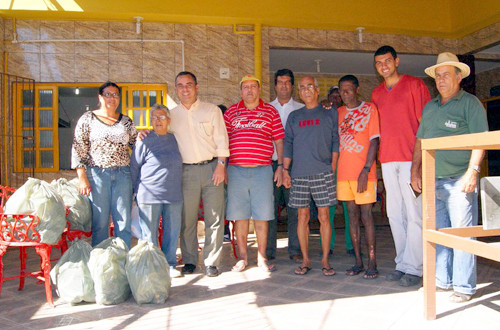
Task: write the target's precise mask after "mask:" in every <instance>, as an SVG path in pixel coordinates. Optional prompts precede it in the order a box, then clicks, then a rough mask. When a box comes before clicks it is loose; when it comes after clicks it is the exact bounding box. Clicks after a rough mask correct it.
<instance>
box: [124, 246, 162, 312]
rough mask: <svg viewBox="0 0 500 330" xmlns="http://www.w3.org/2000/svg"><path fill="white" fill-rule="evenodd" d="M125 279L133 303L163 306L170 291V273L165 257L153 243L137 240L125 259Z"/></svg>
mask: <svg viewBox="0 0 500 330" xmlns="http://www.w3.org/2000/svg"><path fill="white" fill-rule="evenodd" d="M125 269H126V270H127V278H128V282H129V284H130V288H131V289H132V294H133V296H134V298H135V301H136V302H137V303H138V304H139V305H140V304H148V303H153V304H163V303H164V302H165V300H167V298H168V293H169V291H170V271H169V266H168V262H167V260H166V259H165V255H164V254H163V252H161V250H160V249H159V248H157V247H155V246H154V244H153V243H151V242H148V241H146V240H139V242H138V243H137V245H136V246H135V247H133V248H132V249H130V252H129V253H128V257H127V266H126V267H125Z"/></svg>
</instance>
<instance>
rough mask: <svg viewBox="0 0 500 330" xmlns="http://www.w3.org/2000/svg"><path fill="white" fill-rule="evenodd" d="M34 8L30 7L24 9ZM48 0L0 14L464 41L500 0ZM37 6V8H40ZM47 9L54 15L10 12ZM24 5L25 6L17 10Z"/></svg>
mask: <svg viewBox="0 0 500 330" xmlns="http://www.w3.org/2000/svg"><path fill="white" fill-rule="evenodd" d="M27 3H30V4H31V5H30V6H27V5H23V4H27ZM54 3H55V2H47V1H44V0H30V1H14V2H13V3H11V2H10V1H4V2H3V4H1V3H0V15H2V16H5V17H18V18H38V19H79V20H81V19H85V20H89V19H98V20H128V21H132V20H133V17H134V16H142V17H144V18H145V20H146V21H160V22H168V23H193V24H235V23H238V24H242V23H247V24H253V23H256V22H259V23H262V24H263V25H264V26H278V27H292V28H314V29H336V30H347V31H353V30H354V29H355V28H356V27H358V26H363V27H365V28H366V32H372V33H395V34H407V35H414V36H432V37H453V38H457V37H463V36H464V35H466V34H469V33H472V32H474V31H476V30H478V29H480V28H483V27H485V26H487V25H490V24H492V23H495V22H498V21H499V17H500V1H498V0H480V1H470V0H467V1H466V0H437V1H436V0H413V1H408V0H378V1H371V0H358V1H303V0H274V1H265V0H254V1H251V2H249V1H241V0H237V1H235V0H213V1H201V0H185V1H162V0H154V1H141V2H139V1H136V0H108V1H102V0H86V1H75V0H59V1H58V2H57V3H58V4H59V5H58V6H55V5H54ZM35 4H36V5H35ZM10 5H12V6H13V7H10V8H14V9H22V8H23V7H22V6H24V7H28V8H24V9H32V8H44V6H45V8H47V6H48V7H49V9H50V10H39V11H33V10H8V8H9V6H10ZM16 6H21V7H16Z"/></svg>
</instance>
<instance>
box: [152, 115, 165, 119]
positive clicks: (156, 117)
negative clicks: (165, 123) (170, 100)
mask: <svg viewBox="0 0 500 330" xmlns="http://www.w3.org/2000/svg"><path fill="white" fill-rule="evenodd" d="M151 119H153V120H156V119H161V120H164V119H167V116H165V115H161V116H151Z"/></svg>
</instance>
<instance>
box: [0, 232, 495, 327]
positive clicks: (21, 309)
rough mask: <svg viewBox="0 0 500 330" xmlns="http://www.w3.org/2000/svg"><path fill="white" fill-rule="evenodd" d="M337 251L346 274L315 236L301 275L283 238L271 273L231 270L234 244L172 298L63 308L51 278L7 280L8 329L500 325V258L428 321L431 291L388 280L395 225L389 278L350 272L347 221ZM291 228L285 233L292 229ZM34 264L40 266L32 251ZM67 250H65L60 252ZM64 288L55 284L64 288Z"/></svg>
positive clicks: (1, 303) (387, 248)
mask: <svg viewBox="0 0 500 330" xmlns="http://www.w3.org/2000/svg"><path fill="white" fill-rule="evenodd" d="M336 233H337V245H336V248H335V252H334V255H333V256H332V258H331V263H332V266H333V267H334V268H335V269H336V271H337V275H336V276H333V277H325V276H323V275H322V274H321V265H320V263H319V237H318V235H317V232H315V231H314V230H313V231H312V234H311V242H310V244H311V255H312V257H313V264H312V266H313V270H312V271H311V272H309V274H307V275H306V276H297V275H294V274H293V270H294V269H295V267H296V266H297V265H296V264H294V263H293V262H292V261H290V260H289V258H288V254H287V252H286V251H287V250H286V246H287V240H286V238H280V239H279V242H278V248H279V250H278V256H277V259H276V260H275V261H276V265H277V267H278V270H277V271H276V272H274V273H272V274H270V275H269V274H264V273H263V272H261V271H260V270H259V269H257V267H255V262H253V263H252V262H251V264H250V267H249V268H248V269H247V270H246V271H244V272H242V273H234V272H231V271H230V270H231V266H232V265H233V263H234V262H235V260H234V257H233V256H232V251H231V246H230V244H228V243H226V244H225V245H224V251H223V253H224V256H223V261H222V266H221V270H222V272H223V273H222V274H221V275H220V276H218V277H215V278H208V277H206V276H204V275H203V269H200V268H199V267H198V268H197V270H196V271H195V273H194V274H192V275H187V276H185V277H183V278H175V279H173V282H172V289H171V292H170V296H169V298H168V300H167V302H166V303H165V304H163V305H142V306H139V305H137V304H136V303H135V301H134V299H133V298H132V297H130V299H129V300H128V301H126V302H125V303H123V304H120V305H116V306H99V305H96V304H82V305H78V306H71V305H69V304H67V303H65V302H63V301H61V300H60V299H58V298H56V300H55V303H56V308H54V309H53V308H50V307H49V306H48V305H47V304H46V302H45V294H44V288H43V285H41V284H37V283H36V280H33V279H28V280H27V282H26V287H25V289H24V290H23V291H17V285H18V283H17V281H7V282H5V283H4V284H3V287H2V295H1V297H0V329H24V328H29V329H46V328H58V329H92V328H97V329H121V328H130V329H142V330H145V329H166V328H171V329H218V328H226V327H228V328H229V327H231V328H235V329H334V328H335V329H358V328H368V329H440V330H442V329H468V330H470V329H498V328H499V324H500V265H499V264H498V263H494V262H490V261H487V260H484V259H478V260H479V262H478V263H479V267H478V283H479V290H478V293H477V295H476V297H475V298H474V299H473V300H471V301H470V302H468V303H466V304H461V305H457V304H451V303H448V300H447V298H448V296H449V294H450V293H447V292H438V293H437V306H438V319H437V320H435V321H426V320H424V313H423V292H422V289H419V288H416V287H413V288H403V287H400V286H398V285H397V284H394V283H389V282H386V281H385V280H384V275H385V274H387V272H389V271H391V270H392V269H393V267H394V262H393V258H394V248H393V243H392V237H391V233H390V229H389V227H388V226H378V227H377V232H376V234H377V244H378V246H377V257H378V268H379V271H380V273H381V276H380V278H378V279H375V280H365V279H363V278H362V276H361V275H359V276H355V277H349V276H346V275H344V270H345V269H347V268H348V267H350V266H352V263H353V258H352V257H350V256H348V255H347V254H346V253H345V248H344V247H343V245H344V235H343V229H337V230H336ZM284 235H286V233H280V236H284ZM249 244H250V253H251V259H250V260H251V261H254V260H255V258H256V247H255V238H254V237H252V238H251V239H250V243H249ZM29 254H30V262H29V264H31V265H36V264H37V262H38V261H37V259H36V257H35V256H34V255H35V253H34V251H29ZM55 254H56V255H58V252H56V253H55ZM17 257H18V255H17V251H15V250H14V249H12V251H10V249H9V251H8V252H7V254H6V256H5V257H4V269H5V272H6V274H5V275H6V276H9V275H15V270H17V269H18V268H17V267H18V260H17ZM54 294H55V291H54Z"/></svg>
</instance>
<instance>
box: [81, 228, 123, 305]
mask: <svg viewBox="0 0 500 330" xmlns="http://www.w3.org/2000/svg"><path fill="white" fill-rule="evenodd" d="M127 254H128V247H127V244H125V242H124V241H123V240H122V239H121V238H119V237H110V238H108V239H106V240H104V241H102V242H101V243H99V244H98V245H96V246H95V247H94V249H93V250H92V252H90V260H89V269H90V274H91V275H92V279H93V280H94V290H95V300H96V302H97V303H98V304H101V305H116V304H119V303H121V302H124V301H125V300H126V299H127V298H128V296H129V295H130V287H129V285H128V281H127V274H126V272H125V264H126V262H127Z"/></svg>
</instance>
